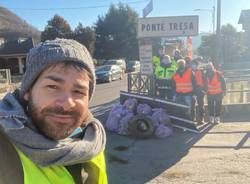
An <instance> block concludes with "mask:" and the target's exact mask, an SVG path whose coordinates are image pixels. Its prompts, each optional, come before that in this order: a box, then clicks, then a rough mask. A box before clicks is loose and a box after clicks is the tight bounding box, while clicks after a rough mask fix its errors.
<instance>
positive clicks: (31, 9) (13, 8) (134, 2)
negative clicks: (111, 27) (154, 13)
mask: <svg viewBox="0 0 250 184" xmlns="http://www.w3.org/2000/svg"><path fill="white" fill-rule="evenodd" d="M146 1H147V0H140V1H130V2H126V3H125V4H139V3H145V2H146ZM111 4H112V3H111ZM116 5H117V4H116ZM106 7H110V4H109V5H99V6H82V7H68V8H66V7H64V8H15V7H12V8H11V7H10V8H8V9H11V10H27V11H51V10H81V9H95V8H106Z"/></svg>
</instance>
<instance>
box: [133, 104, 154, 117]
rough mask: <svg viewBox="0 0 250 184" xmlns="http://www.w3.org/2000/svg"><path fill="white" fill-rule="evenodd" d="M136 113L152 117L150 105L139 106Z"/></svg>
mask: <svg viewBox="0 0 250 184" xmlns="http://www.w3.org/2000/svg"><path fill="white" fill-rule="evenodd" d="M136 112H137V114H138V115H151V114H152V108H151V107H150V106H149V105H148V104H139V105H138V106H137V110H136Z"/></svg>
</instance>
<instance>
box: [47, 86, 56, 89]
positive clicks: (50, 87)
mask: <svg viewBox="0 0 250 184" xmlns="http://www.w3.org/2000/svg"><path fill="white" fill-rule="evenodd" d="M47 88H49V89H58V87H57V86H56V85H47Z"/></svg>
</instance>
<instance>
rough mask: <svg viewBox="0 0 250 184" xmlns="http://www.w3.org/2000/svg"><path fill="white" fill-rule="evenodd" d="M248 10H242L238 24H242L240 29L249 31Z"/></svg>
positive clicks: (249, 13)
mask: <svg viewBox="0 0 250 184" xmlns="http://www.w3.org/2000/svg"><path fill="white" fill-rule="evenodd" d="M249 19H250V10H242V11H241V13H240V18H239V22H238V24H242V29H243V30H245V31H248V32H250V21H249Z"/></svg>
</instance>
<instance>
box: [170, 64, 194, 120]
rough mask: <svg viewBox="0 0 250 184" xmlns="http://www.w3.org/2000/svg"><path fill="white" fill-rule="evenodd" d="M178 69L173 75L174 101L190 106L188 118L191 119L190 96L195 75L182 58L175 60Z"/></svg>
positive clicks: (192, 116) (192, 115)
mask: <svg viewBox="0 0 250 184" xmlns="http://www.w3.org/2000/svg"><path fill="white" fill-rule="evenodd" d="M177 66H178V70H177V71H176V73H175V75H174V76H173V80H172V81H173V91H174V92H175V95H174V96H175V98H174V99H175V101H176V102H178V103H182V104H185V105H187V106H189V107H190V118H191V120H193V118H194V113H193V111H192V98H193V97H192V96H193V91H194V88H195V76H194V73H193V71H192V69H191V68H190V67H186V62H185V60H184V59H179V60H178V61H177Z"/></svg>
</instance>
